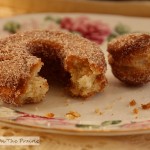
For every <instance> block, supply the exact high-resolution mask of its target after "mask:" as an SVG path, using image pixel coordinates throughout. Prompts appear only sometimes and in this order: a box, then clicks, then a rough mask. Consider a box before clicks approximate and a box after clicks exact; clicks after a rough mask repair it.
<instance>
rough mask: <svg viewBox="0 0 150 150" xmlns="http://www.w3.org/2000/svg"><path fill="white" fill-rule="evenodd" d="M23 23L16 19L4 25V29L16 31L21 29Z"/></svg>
mask: <svg viewBox="0 0 150 150" xmlns="http://www.w3.org/2000/svg"><path fill="white" fill-rule="evenodd" d="M20 27H21V25H20V24H19V23H17V22H14V21H9V22H7V23H6V24H5V25H4V28H3V29H4V30H5V31H8V32H9V33H16V32H17V31H18V30H19V29H20Z"/></svg>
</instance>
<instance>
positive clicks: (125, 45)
mask: <svg viewBox="0 0 150 150" xmlns="http://www.w3.org/2000/svg"><path fill="white" fill-rule="evenodd" d="M108 52H109V63H110V65H111V67H112V72H113V74H114V76H115V77H117V78H118V79H119V80H121V81H123V82H124V83H127V84H130V85H140V84H144V83H147V82H149V81H150V69H149V68H150V34H148V33H132V34H126V35H123V36H120V37H118V38H116V39H114V40H113V41H111V42H110V43H109V44H108Z"/></svg>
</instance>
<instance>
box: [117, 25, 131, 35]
mask: <svg viewBox="0 0 150 150" xmlns="http://www.w3.org/2000/svg"><path fill="white" fill-rule="evenodd" d="M114 30H115V32H116V33H118V34H119V35H122V34H126V33H129V32H130V28H129V27H128V26H127V25H124V24H122V23H119V24H118V25H116V27H115V29H114Z"/></svg>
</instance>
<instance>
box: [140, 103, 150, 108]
mask: <svg viewBox="0 0 150 150" xmlns="http://www.w3.org/2000/svg"><path fill="white" fill-rule="evenodd" d="M141 107H142V109H150V103H147V104H141Z"/></svg>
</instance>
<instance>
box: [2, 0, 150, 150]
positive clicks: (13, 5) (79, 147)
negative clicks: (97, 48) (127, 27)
mask: <svg viewBox="0 0 150 150" xmlns="http://www.w3.org/2000/svg"><path fill="white" fill-rule="evenodd" d="M37 12H86V13H105V14H119V15H127V16H143V17H150V2H148V1H147V2H144V1H142V2H130V1H128V2H125V1H123V2H121V1H117V2H108V1H102V2H98V1H87V0H0V17H1V18H2V17H8V16H13V15H18V14H24V13H37ZM0 135H1V136H34V135H37V136H40V138H41V144H40V145H39V146H19V147H18V146H15V147H14V146H13V147H12V146H11V147H8V146H0V150H8V149H9V150H11V149H12V150H15V149H17V150H21V149H22V150H110V149H111V150H150V135H134V136H117V137H85V136H82V137H79V136H65V135H59V134H46V133H37V132H29V131H22V130H20V129H15V128H11V127H6V126H2V125H1V126H0Z"/></svg>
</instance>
